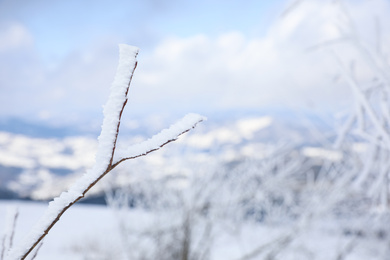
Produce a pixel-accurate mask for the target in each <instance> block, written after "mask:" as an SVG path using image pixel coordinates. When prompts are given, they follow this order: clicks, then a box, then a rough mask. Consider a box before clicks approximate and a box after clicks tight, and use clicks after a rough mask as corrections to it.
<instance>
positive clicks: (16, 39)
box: [0, 23, 33, 53]
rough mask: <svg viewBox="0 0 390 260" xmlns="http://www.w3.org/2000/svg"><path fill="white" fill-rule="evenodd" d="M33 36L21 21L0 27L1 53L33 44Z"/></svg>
mask: <svg viewBox="0 0 390 260" xmlns="http://www.w3.org/2000/svg"><path fill="white" fill-rule="evenodd" d="M32 43H33V37H32V36H31V34H30V33H29V32H28V30H27V29H26V28H25V27H24V26H23V25H21V24H19V23H7V24H5V25H3V26H2V28H0V53H1V52H6V51H14V50H17V49H19V48H25V47H29V46H31V45H32Z"/></svg>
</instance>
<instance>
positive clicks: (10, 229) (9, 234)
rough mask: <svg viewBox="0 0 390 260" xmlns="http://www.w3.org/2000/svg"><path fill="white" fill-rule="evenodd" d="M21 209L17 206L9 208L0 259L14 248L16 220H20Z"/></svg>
mask: <svg viewBox="0 0 390 260" xmlns="http://www.w3.org/2000/svg"><path fill="white" fill-rule="evenodd" d="M18 216H19V211H18V209H17V208H8V209H7V219H6V221H5V234H4V236H3V239H2V246H1V253H0V260H2V259H3V258H4V253H5V252H7V250H9V249H10V248H12V244H13V242H14V236H15V229H16V222H17V220H18Z"/></svg>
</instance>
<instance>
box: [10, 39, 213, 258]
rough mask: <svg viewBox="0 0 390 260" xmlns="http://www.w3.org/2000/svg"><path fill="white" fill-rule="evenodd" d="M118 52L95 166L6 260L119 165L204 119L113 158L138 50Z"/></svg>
mask: <svg viewBox="0 0 390 260" xmlns="http://www.w3.org/2000/svg"><path fill="white" fill-rule="evenodd" d="M119 49H120V52H119V65H118V68H117V72H116V75H115V78H114V81H113V83H112V85H111V92H110V96H109V98H108V101H107V103H106V105H105V106H104V110H103V114H104V119H103V124H102V130H101V134H100V136H99V138H98V141H99V145H98V151H97V153H96V163H95V165H94V166H93V168H92V169H90V170H88V171H87V172H86V173H85V174H84V175H83V176H82V177H81V178H80V179H79V180H78V181H77V182H76V183H75V184H74V185H73V186H72V187H71V188H70V189H69V190H68V191H67V192H63V193H61V195H60V196H59V197H57V198H55V199H54V200H53V201H52V202H50V203H49V206H48V208H47V210H46V212H45V213H44V215H43V216H42V217H41V219H40V220H39V221H38V222H37V223H36V225H35V226H34V227H33V228H32V229H31V231H30V233H28V234H27V236H26V237H25V238H24V240H23V241H21V243H20V244H19V245H17V246H15V247H13V248H11V250H10V251H9V253H8V255H7V257H6V259H7V260H19V259H25V258H26V257H27V256H28V255H29V254H30V253H31V252H32V251H33V249H34V248H35V247H36V246H37V245H38V244H39V243H40V242H41V241H42V239H43V238H44V237H45V236H46V235H47V234H48V232H49V231H50V229H51V228H52V227H53V226H54V225H55V224H56V223H57V221H58V220H59V219H60V218H61V216H62V215H63V214H64V213H65V211H66V210H67V209H68V208H70V207H71V206H72V205H73V204H75V203H76V202H77V201H79V200H80V199H82V198H83V197H84V196H85V195H86V193H87V192H88V191H89V190H90V189H91V188H92V187H93V186H95V184H96V183H97V182H99V181H100V180H101V179H102V178H103V177H104V176H105V175H106V174H107V173H109V172H110V171H111V170H113V169H114V168H115V167H116V166H118V165H119V164H120V163H122V162H123V161H126V160H129V159H135V158H138V157H141V156H145V155H147V154H149V153H151V152H153V151H156V150H158V149H160V148H161V147H163V146H165V145H166V144H168V143H170V142H173V141H175V140H176V139H177V138H178V137H179V136H180V135H182V134H184V133H186V132H188V131H189V130H191V129H192V128H194V127H195V126H196V125H197V124H198V123H200V122H202V121H204V120H206V118H205V117H203V116H200V115H197V114H188V115H187V116H185V117H184V118H183V119H182V120H181V121H179V122H178V123H176V124H174V125H172V126H171V127H170V128H168V129H165V130H163V131H162V132H160V133H159V134H157V135H155V136H153V137H152V138H150V139H149V140H147V141H145V142H143V143H140V144H136V145H134V146H131V147H129V148H128V149H126V150H122V151H118V155H116V142H117V138H118V133H119V127H120V120H121V117H122V113H123V111H124V108H125V106H126V103H127V99H128V92H129V88H130V83H131V80H132V78H133V74H134V71H135V69H136V67H137V59H136V58H137V55H138V52H139V49H138V48H137V47H134V46H129V45H125V44H120V45H119ZM114 155H116V157H117V158H118V159H117V160H114Z"/></svg>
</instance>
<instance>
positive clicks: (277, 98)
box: [0, 0, 389, 124]
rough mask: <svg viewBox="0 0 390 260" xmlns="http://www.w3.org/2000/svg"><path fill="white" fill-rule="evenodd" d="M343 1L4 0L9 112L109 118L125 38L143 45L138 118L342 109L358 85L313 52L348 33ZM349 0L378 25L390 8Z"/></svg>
mask: <svg viewBox="0 0 390 260" xmlns="http://www.w3.org/2000/svg"><path fill="white" fill-rule="evenodd" d="M294 2H296V3H297V4H296V5H292V4H293V3H294ZM331 2H333V1H316V0H311V1H310V0H306V1H305V0H302V1H287V0H276V1H255V0H253V1H252V0H247V1H233V0H228V1H206V0H200V1H179V0H168V1H158V0H147V1H92V0H87V1H76V0H70V1H49V0H36V1H27V0H0V117H1V118H4V117H10V116H14V117H15V116H16V117H22V118H27V119H30V120H44V121H48V122H60V123H61V122H62V123H70V124H71V123H75V122H76V123H77V122H80V120H84V121H85V120H95V119H98V120H100V118H101V106H102V104H104V102H105V100H106V98H107V96H108V91H109V86H110V83H111V81H112V79H113V76H114V73H115V69H116V64H117V59H118V53H117V52H118V47H117V46H118V44H119V43H127V44H131V45H136V46H138V47H140V48H141V52H140V55H139V66H138V68H137V71H136V74H135V76H134V81H133V84H132V89H131V92H130V94H131V96H130V100H129V101H130V102H129V108H128V109H129V110H130V111H132V112H131V113H130V116H134V117H137V116H145V115H152V114H156V115H158V114H163V115H167V114H168V115H170V114H173V115H175V114H179V115H182V114H185V113H187V112H200V113H204V114H206V115H207V114H212V113H216V112H223V111H231V110H248V111H249V110H250V111H256V110H264V108H267V107H283V106H286V107H292V108H294V109H296V108H303V109H311V110H313V109H315V110H318V111H335V110H337V109H339V107H342V106H343V104H344V103H345V102H344V101H345V100H347V99H348V90H344V89H342V88H340V86H335V85H334V84H333V85H331V82H332V78H334V76H335V74H336V73H337V72H336V71H335V70H334V68H333V67H334V66H333V65H332V63H331V61H330V60H329V58H328V57H327V56H326V55H323V54H320V53H314V54H309V55H307V52H306V51H305V50H306V49H307V48H309V47H311V46H313V45H315V44H318V43H320V42H321V41H326V40H331V39H334V38H337V37H339V32H338V31H337V29H335V28H336V27H335V24H336V23H335V21H334V20H335V17H337V12H339V11H337V10H336V8H335V7H334V6H332V4H331ZM346 3H347V6H348V8H350V9H351V10H352V14H353V15H354V18H356V20H357V21H358V23H360V24H362V26H361V28H362V29H363V30H367V31H368V32H370V31H371V28H370V24H371V23H370V21H369V19H370V18H372V16H373V15H379V16H380V17H381V16H383V17H385V16H386V14H387V12H388V11H389V9H388V8H389V4H388V1H387V0H376V1H346ZM291 6H293V7H294V8H293V9H292V11H291V12H289V13H287V15H284V16H283V15H282V14H283V12H284V11H286V10H288V8H289V7H291ZM368 9H369V10H370V12H366V11H367V10H368ZM363 10H364V12H363ZM367 21H368V22H367ZM384 23H385V22H384ZM332 26H333V27H332ZM365 27H367V28H365ZM343 95H345V97H344V96H343ZM344 105H345V104H344Z"/></svg>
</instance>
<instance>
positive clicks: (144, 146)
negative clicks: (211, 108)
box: [117, 113, 207, 162]
mask: <svg viewBox="0 0 390 260" xmlns="http://www.w3.org/2000/svg"><path fill="white" fill-rule="evenodd" d="M206 120H207V118H206V117H204V116H201V115H198V114H194V113H191V114H187V115H186V116H184V117H183V118H182V119H181V120H180V121H178V122H177V123H175V124H173V125H172V126H170V127H169V128H167V129H164V130H162V131H161V132H160V133H158V134H156V135H154V136H152V137H151V138H150V139H148V140H146V141H144V142H142V143H139V144H135V145H132V146H130V147H128V148H127V149H123V150H117V157H118V158H119V159H118V162H120V161H124V160H127V159H133V158H136V157H140V156H143V155H146V154H148V153H150V152H152V151H155V150H157V149H159V148H160V147H162V146H164V145H165V144H167V143H169V142H172V141H175V140H176V139H177V138H178V137H179V136H180V135H182V134H184V133H186V132H188V131H189V130H191V129H192V128H195V126H196V125H197V124H198V123H200V122H202V121H206Z"/></svg>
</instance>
